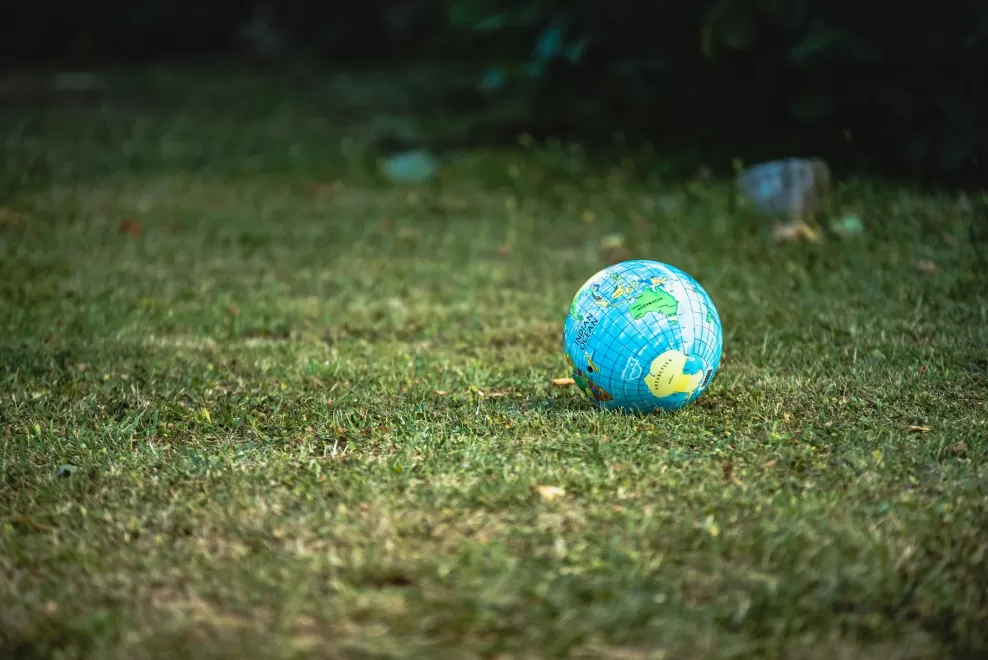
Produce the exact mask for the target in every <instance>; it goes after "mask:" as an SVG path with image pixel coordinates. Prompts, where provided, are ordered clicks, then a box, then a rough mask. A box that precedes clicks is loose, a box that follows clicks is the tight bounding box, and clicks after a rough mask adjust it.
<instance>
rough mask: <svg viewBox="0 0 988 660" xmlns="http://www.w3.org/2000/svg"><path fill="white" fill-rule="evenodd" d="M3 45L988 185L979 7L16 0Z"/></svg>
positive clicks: (511, 124)
mask: <svg viewBox="0 0 988 660" xmlns="http://www.w3.org/2000/svg"><path fill="white" fill-rule="evenodd" d="M0 43H2V44H3V45H2V47H0V48H2V51H0V53H2V60H0V62H2V65H0V66H3V67H4V68H5V69H7V70H8V71H21V70H23V69H24V68H25V67H38V66H44V67H49V68H54V69H57V70H98V69H100V68H103V67H120V66H128V65H135V64H145V63H151V62H157V63H161V62H175V61H181V62H184V63H186V64H188V63H189V62H190V61H200V60H201V61H207V60H208V61H210V62H212V63H215V62H217V61H224V62H228V61H230V60H236V61H237V62H238V64H239V65H242V64H243V61H244V59H243V58H245V57H247V58H249V60H250V62H252V63H253V64H254V65H258V66H265V67H275V68H277V67H287V66H288V65H289V64H292V65H294V64H297V63H299V62H306V63H307V65H310V66H312V65H315V66H319V67H325V68H326V69H327V70H332V69H334V68H335V69H339V68H342V67H346V68H353V67H366V66H373V67H388V66H395V65H407V64H409V63H411V62H417V63H431V64H432V65H434V66H435V71H436V77H437V79H439V80H444V81H446V84H444V85H442V86H441V88H442V89H441V91H439V92H437V95H438V96H437V98H433V99H431V100H430V102H432V103H439V104H441V105H443V106H444V107H445V108H446V109H447V111H450V112H457V111H467V112H472V111H475V110H476V109H477V108H478V107H483V106H485V105H490V104H497V103H501V104H506V105H508V106H510V107H511V108H512V110H511V112H509V113H500V114H499V115H498V117H499V119H498V120H497V121H495V122H488V124H487V125H478V126H476V127H474V129H473V131H472V133H471V134H470V135H459V136H457V138H456V140H460V141H472V142H474V143H484V142H488V143H489V142H496V141H498V140H508V139H510V140H514V139H515V137H516V135H517V134H518V133H519V132H520V131H526V132H529V133H532V134H533V135H535V136H536V137H544V136H547V135H556V136H559V137H567V138H579V139H581V140H584V141H587V142H594V141H602V140H606V141H608V142H611V143H612V138H613V135H614V133H615V132H616V131H620V132H622V133H623V134H624V135H625V136H627V138H628V139H631V140H638V141H643V140H646V139H648V140H651V141H653V143H654V144H655V145H656V146H657V147H658V148H660V149H666V150H678V151H685V152H696V153H697V154H701V155H702V156H701V157H702V159H704V160H707V161H710V162H711V163H713V164H714V165H715V166H720V167H729V164H730V159H731V157H732V156H733V155H736V154H737V153H744V154H745V155H746V157H747V158H748V159H749V160H750V159H753V158H757V157H760V156H763V157H766V158H769V157H777V156H783V155H790V154H792V155H798V154H812V155H820V156H823V157H825V158H827V159H828V160H830V161H831V163H832V164H833V165H834V166H835V167H836V168H838V169H844V170H850V169H853V170H856V171H868V172H869V173H871V174H883V175H889V176H906V177H910V178H913V179H916V180H919V179H925V180H929V181H936V182H938V183H943V182H950V183H952V184H967V183H980V182H981V181H983V176H981V174H982V173H983V161H984V159H985V157H986V153H985V152H986V147H988V121H986V117H988V92H986V90H988V3H984V2H979V1H977V0H942V1H940V2H934V3H920V2H898V1H893V0H872V1H871V2H868V3H860V2H852V1H851V0H698V1H696V2H682V1H681V0H651V1H649V2H634V1H630V0H612V1H609V2H589V1H586V0H584V1H572V0H565V1H564V0H534V1H529V2H520V1H518V0H366V1H363V2H348V3H335V2H315V1H312V0H284V1H283V2H278V3H275V2H271V3H267V4H264V3H250V2H236V1H235V0H215V1H211V2H203V1H201V0H167V1H166V0H137V1H136V2H130V1H128V2H124V1H122V0H107V1H104V2H97V3H84V2H78V1H72V0H46V1H44V2H38V3H28V2H14V3H9V4H7V6H6V8H5V9H3V10H2V20H0ZM449 67H455V68H456V70H457V72H458V75H457V76H450V75H448V71H447V70H448V68H449ZM454 80H455V82H453V81H454ZM8 100H9V99H8ZM419 146H427V147H432V148H442V147H445V146H449V145H419Z"/></svg>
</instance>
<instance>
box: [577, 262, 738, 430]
mask: <svg viewBox="0 0 988 660" xmlns="http://www.w3.org/2000/svg"><path fill="white" fill-rule="evenodd" d="M722 347H723V329H722V327H721V321H720V316H719V314H718V313H717V309H716V307H715V306H714V303H713V300H712V299H711V297H710V295H709V294H708V293H707V292H706V291H705V290H704V289H703V287H701V286H700V284H699V283H698V282H696V280H694V279H693V278H692V277H690V276H689V275H688V274H687V273H685V272H684V271H682V270H680V269H679V268H676V267H675V266H671V265H668V264H664V263H661V262H657V261H648V260H633V261H624V262H621V263H619V264H615V265H613V266H610V267H608V268H605V269H603V270H602V271H600V272H598V273H596V274H595V275H594V276H593V277H591V278H590V279H589V280H587V282H586V283H584V285H583V286H582V287H580V289H579V291H577V293H576V295H575V296H574V298H573V300H572V303H571V305H570V309H569V313H568V314H567V316H566V321H565V323H564V327H563V349H564V351H565V353H566V356H567V358H568V360H569V362H570V364H571V365H572V367H573V378H574V380H575V381H576V383H577V385H579V387H580V388H581V389H582V390H583V391H584V392H585V393H586V394H587V396H588V397H589V398H590V399H591V400H592V401H594V402H595V403H597V404H598V405H600V406H601V407H605V408H612V409H622V410H626V411H637V412H651V411H654V410H666V411H672V410H676V409H678V408H682V407H683V406H685V405H687V404H688V403H690V402H691V401H694V400H695V399H696V398H697V397H699V396H700V394H702V393H703V392H704V391H705V390H706V389H707V388H708V387H709V386H710V383H711V381H712V380H713V377H714V375H715V374H716V372H717V369H718V368H719V366H720V358H721V352H722Z"/></svg>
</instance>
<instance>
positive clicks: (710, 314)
mask: <svg viewBox="0 0 988 660" xmlns="http://www.w3.org/2000/svg"><path fill="white" fill-rule="evenodd" d="M713 322H714V310H712V309H710V308H709V307H707V323H713Z"/></svg>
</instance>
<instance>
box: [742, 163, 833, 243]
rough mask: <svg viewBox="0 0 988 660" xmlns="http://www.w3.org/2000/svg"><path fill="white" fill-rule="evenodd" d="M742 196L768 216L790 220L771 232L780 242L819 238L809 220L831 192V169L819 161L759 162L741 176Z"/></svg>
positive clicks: (743, 171) (745, 170)
mask: <svg viewBox="0 0 988 660" xmlns="http://www.w3.org/2000/svg"><path fill="white" fill-rule="evenodd" d="M736 184H737V188H738V190H739V191H740V193H741V195H742V197H744V198H745V199H746V200H747V201H748V202H750V203H751V204H753V205H754V206H755V208H757V209H758V210H759V211H760V212H761V213H763V214H765V215H766V216H769V217H782V218H785V219H786V220H787V221H786V222H785V223H783V224H781V225H778V226H776V227H775V229H774V230H773V232H772V235H773V237H774V238H775V239H776V240H777V241H785V240H794V239H797V238H800V237H802V238H805V239H807V240H810V241H818V240H819V239H820V233H819V231H818V230H817V229H816V228H814V227H813V226H812V225H811V224H810V223H808V222H807V220H808V219H812V218H813V216H814V214H816V213H817V212H818V211H820V209H821V207H822V205H823V202H824V199H825V198H826V196H827V195H828V194H829V192H830V169H829V168H828V167H827V164H826V163H824V162H823V161H822V160H820V159H818V158H811V159H803V158H785V159H782V160H773V161H770V162H767V163H759V164H758V165H752V166H751V167H748V168H745V169H743V170H741V171H740V172H739V173H738V176H737V180H736Z"/></svg>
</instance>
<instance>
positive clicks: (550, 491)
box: [536, 486, 566, 502]
mask: <svg viewBox="0 0 988 660" xmlns="http://www.w3.org/2000/svg"><path fill="white" fill-rule="evenodd" d="M536 490H537V491H538V493H539V497H541V498H542V501H543V502H552V501H553V500H556V499H559V498H560V497H562V496H563V495H565V494H566V489H564V488H560V487H559V486H537V487H536Z"/></svg>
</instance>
